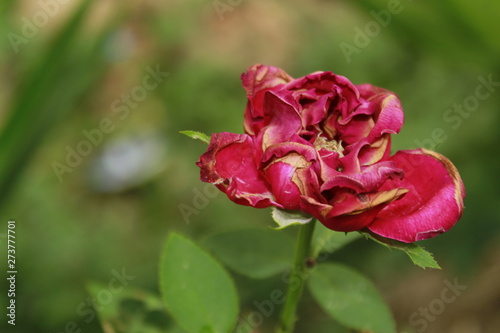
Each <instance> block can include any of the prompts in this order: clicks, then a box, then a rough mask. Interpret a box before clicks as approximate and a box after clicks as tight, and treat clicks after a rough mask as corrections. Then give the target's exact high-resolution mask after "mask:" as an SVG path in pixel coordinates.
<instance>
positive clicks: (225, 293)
mask: <svg viewBox="0 0 500 333" xmlns="http://www.w3.org/2000/svg"><path fill="white" fill-rule="evenodd" d="M160 287H161V291H162V295H163V301H164V302H165V305H166V306H167V309H168V311H169V312H170V314H171V315H172V317H173V318H174V319H175V320H176V321H177V323H178V324H179V325H180V326H181V327H182V328H183V329H185V330H186V331H187V332H189V333H200V332H207V333H208V332H214V333H215V332H217V333H219V332H220V333H224V332H231V331H232V329H233V328H234V326H235V325H236V320H237V316H238V296H237V294H236V288H235V286H234V283H233V281H232V280H231V278H230V276H229V274H228V273H227V272H226V271H225V270H224V268H223V267H222V266H221V265H220V264H219V263H218V262H217V261H215V259H213V258H212V257H211V256H210V255H209V254H208V253H206V252H205V251H203V250H202V249H201V248H199V247H198V246H197V245H195V244H194V243H193V242H192V241H190V240H188V239H187V238H185V237H183V236H181V235H179V234H175V233H172V234H170V236H169V237H168V239H167V241H166V243H165V247H164V250H163V254H162V257H161V261H160Z"/></svg>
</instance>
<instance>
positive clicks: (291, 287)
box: [276, 219, 316, 333]
mask: <svg viewBox="0 0 500 333" xmlns="http://www.w3.org/2000/svg"><path fill="white" fill-rule="evenodd" d="M315 223H316V220H315V219H313V220H312V221H311V222H309V223H307V224H304V225H301V226H300V227H299V228H300V229H299V235H298V238H297V244H296V245H295V246H296V247H295V257H294V262H293V268H292V272H291V275H290V281H289V283H288V289H287V293H286V301H285V304H284V305H283V309H282V310H281V316H280V322H279V326H278V329H277V330H276V333H292V332H293V329H294V327H295V322H296V321H297V315H296V311H297V305H298V302H299V300H300V297H301V296H302V290H303V289H304V283H305V280H306V279H307V276H308V274H307V269H308V267H307V264H306V260H307V259H308V258H311V240H312V235H313V232H314V225H315Z"/></svg>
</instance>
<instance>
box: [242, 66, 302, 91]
mask: <svg viewBox="0 0 500 333" xmlns="http://www.w3.org/2000/svg"><path fill="white" fill-rule="evenodd" d="M292 80H293V78H292V77H291V76H290V75H288V74H287V73H286V72H285V71H284V70H282V69H280V68H278V67H274V66H265V65H261V64H257V65H253V66H252V67H250V68H249V69H248V70H247V71H246V72H245V73H243V74H242V75H241V81H242V82H243V87H244V88H245V90H246V91H247V96H249V97H251V96H253V95H255V94H256V93H257V92H258V91H260V90H265V89H271V88H275V87H277V86H280V85H283V84H285V83H288V82H290V81H292Z"/></svg>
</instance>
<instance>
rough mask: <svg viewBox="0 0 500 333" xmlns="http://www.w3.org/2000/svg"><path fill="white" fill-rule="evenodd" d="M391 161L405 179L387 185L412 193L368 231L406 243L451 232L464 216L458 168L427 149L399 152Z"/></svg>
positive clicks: (385, 211)
mask: <svg viewBox="0 0 500 333" xmlns="http://www.w3.org/2000/svg"><path fill="white" fill-rule="evenodd" d="M391 160H392V161H394V162H395V163H396V164H397V165H398V166H399V167H400V168H402V169H403V170H404V172H405V175H406V176H405V178H404V179H402V180H393V181H392V182H393V184H390V185H388V186H399V187H404V188H407V189H409V192H408V193H407V194H406V196H404V197H403V198H401V199H400V200H397V201H394V202H392V203H390V204H389V205H387V206H386V207H385V208H384V209H382V210H381V211H380V213H379V214H378V215H377V217H376V218H375V220H374V222H373V223H372V224H371V225H370V226H369V227H368V228H369V229H370V230H371V231H372V232H374V233H376V234H378V235H381V236H383V237H386V238H392V239H396V240H399V241H402V242H406V243H412V242H415V241H419V240H423V239H428V238H432V237H434V236H436V235H438V234H441V233H443V232H445V231H448V230H449V229H451V228H452V227H453V226H454V225H455V223H456V222H457V221H458V219H459V218H460V216H461V215H462V212H463V208H464V203H463V199H464V197H465V189H464V184H463V182H462V179H461V178H460V175H459V173H458V171H457V169H456V168H455V166H454V165H453V164H452V163H451V162H450V161H449V160H448V159H447V158H446V157H444V156H442V155H440V154H438V153H435V152H432V151H429V150H426V149H415V150H407V151H399V152H398V153H397V154H396V155H394V156H393V157H392V158H391ZM388 183H390V182H388ZM384 186H385V185H384Z"/></svg>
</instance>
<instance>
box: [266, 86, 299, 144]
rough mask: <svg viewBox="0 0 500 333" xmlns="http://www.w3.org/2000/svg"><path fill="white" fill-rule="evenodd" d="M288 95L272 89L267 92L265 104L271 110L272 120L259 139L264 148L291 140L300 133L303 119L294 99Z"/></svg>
mask: <svg viewBox="0 0 500 333" xmlns="http://www.w3.org/2000/svg"><path fill="white" fill-rule="evenodd" d="M287 97H288V96H284V97H282V96H278V95H277V94H276V93H274V92H270V91H268V92H267V93H266V97H265V104H266V108H268V109H269V110H270V111H269V114H270V116H271V120H270V122H269V125H268V126H267V127H266V128H265V129H264V130H263V131H262V136H260V137H259V139H258V140H259V143H260V144H261V145H262V149H263V150H265V149H266V148H267V147H269V146H272V145H274V144H277V143H281V142H287V141H290V139H291V138H292V137H294V136H296V135H298V134H299V133H300V130H301V128H302V120H301V118H300V115H299V113H298V111H297V108H296V106H295V105H294V104H295V103H294V101H293V100H290V99H289V98H287Z"/></svg>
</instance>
